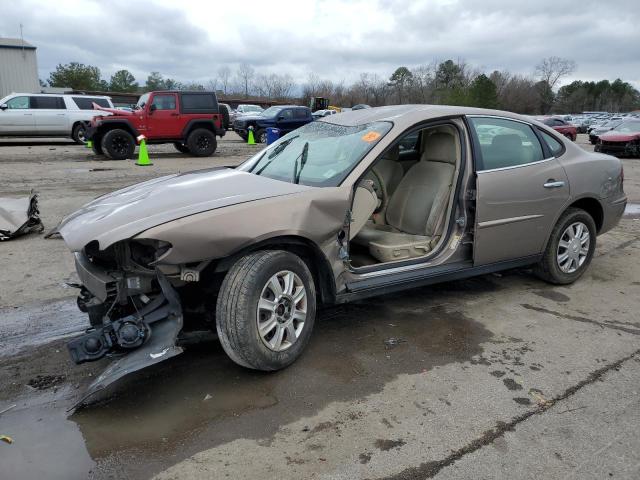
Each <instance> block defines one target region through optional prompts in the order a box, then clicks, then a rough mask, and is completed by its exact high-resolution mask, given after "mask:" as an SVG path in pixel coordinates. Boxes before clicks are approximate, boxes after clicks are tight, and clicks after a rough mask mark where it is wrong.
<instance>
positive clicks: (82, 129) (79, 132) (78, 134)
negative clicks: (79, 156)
mask: <svg viewBox="0 0 640 480" xmlns="http://www.w3.org/2000/svg"><path fill="white" fill-rule="evenodd" d="M86 133H87V126H86V125H85V124H84V123H76V124H75V125H74V126H73V131H72V132H71V138H72V139H73V141H74V142H76V143H77V144H78V145H84V144H85V143H87V141H86V140H85V134H86Z"/></svg>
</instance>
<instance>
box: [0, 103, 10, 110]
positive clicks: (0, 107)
mask: <svg viewBox="0 0 640 480" xmlns="http://www.w3.org/2000/svg"><path fill="white" fill-rule="evenodd" d="M7 108H9V105H7V104H6V103H3V104H2V105H0V109H2V110H6V109H7Z"/></svg>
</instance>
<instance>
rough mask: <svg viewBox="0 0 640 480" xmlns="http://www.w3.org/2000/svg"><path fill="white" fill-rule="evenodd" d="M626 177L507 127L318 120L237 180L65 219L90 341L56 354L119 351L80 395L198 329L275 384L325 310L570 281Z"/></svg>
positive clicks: (180, 177)
mask: <svg viewBox="0 0 640 480" xmlns="http://www.w3.org/2000/svg"><path fill="white" fill-rule="evenodd" d="M272 108H274V109H276V108H277V109H279V111H280V112H281V111H283V109H284V110H286V109H294V108H306V107H288V106H285V107H272ZM269 110H271V109H269ZM307 110H308V109H307ZM268 117H269V118H271V114H269V115H268ZM309 117H310V115H309ZM236 122H238V120H236ZM639 123H640V122H639ZM479 129H481V130H482V131H483V137H482V138H479V135H478V130H479ZM400 145H404V146H405V148H403V149H401V148H400ZM623 179H624V175H623V169H622V163H621V161H620V160H619V159H617V158H614V157H611V156H608V155H602V154H598V153H593V152H587V151H585V150H583V149H582V148H580V147H578V146H577V145H574V144H573V142H571V141H569V140H568V139H566V138H564V137H563V136H561V135H559V134H558V132H556V131H554V130H553V129H551V128H549V127H547V126H545V125H542V124H539V123H537V122H532V121H530V120H529V119H527V118H526V117H523V116H521V115H517V114H512V113H507V112H501V111H491V110H485V109H476V108H465V107H449V106H442V105H396V106H389V107H379V108H375V109H371V110H365V111H354V112H349V113H342V114H340V115H331V116H328V117H325V118H323V119H321V120H318V121H316V122H313V123H310V124H308V125H305V126H303V127H302V128H299V129H297V130H295V131H294V132H291V133H289V134H288V135H285V136H284V137H282V138H281V139H279V140H278V141H276V142H275V143H273V144H272V145H270V146H268V147H267V148H265V149H262V150H260V151H259V152H257V153H256V154H255V155H254V156H252V157H251V158H249V159H248V160H247V161H246V162H245V163H243V164H242V165H240V166H239V167H237V168H215V169H206V170H198V171H193V172H186V173H179V174H171V175H168V176H164V177H159V178H155V179H153V180H151V181H147V182H144V183H141V184H138V185H133V186H129V187H126V188H124V189H122V190H119V191H116V192H114V193H111V194H107V195H103V196H101V197H99V198H97V199H96V200H94V201H92V202H90V203H88V204H87V205H85V206H84V207H83V208H81V209H80V210H79V211H77V212H75V213H72V214H71V215H69V216H68V217H67V218H65V219H64V220H63V221H62V222H61V224H60V225H59V226H58V227H57V229H56V230H57V231H58V232H59V233H60V234H61V236H62V237H63V239H64V241H65V242H66V244H67V246H68V247H69V249H70V250H71V251H73V253H74V256H75V262H76V269H77V272H78V276H79V279H80V283H81V285H82V286H81V290H80V296H79V297H78V306H79V307H80V309H81V310H82V311H85V312H87V313H88V317H89V322H90V324H91V325H92V327H93V328H92V329H90V330H87V332H86V333H85V334H83V335H81V336H77V337H74V338H73V339H72V340H71V341H70V342H69V344H68V348H69V352H70V353H71V357H72V359H73V360H74V361H75V362H76V363H82V362H87V361H93V360H98V359H100V358H103V357H105V356H106V355H107V354H109V353H117V355H115V358H116V360H115V363H113V364H112V365H111V366H110V367H109V368H108V369H107V370H106V371H105V372H104V373H103V374H101V375H100V376H99V377H98V378H97V379H96V380H95V381H94V383H93V384H92V385H91V386H90V387H89V392H88V394H92V393H94V392H96V391H97V390H99V389H101V388H104V387H106V386H107V385H109V384H110V383H112V382H114V381H116V380H118V379H119V378H121V377H122V376H124V375H125V374H128V373H131V372H133V371H136V370H139V369H141V368H143V367H146V366H149V365H152V364H155V363H158V362H160V361H163V360H165V359H168V358H171V357H173V356H175V355H178V354H180V353H181V352H182V350H183V349H182V347H181V346H180V345H177V344H176V341H177V339H178V336H179V335H180V333H181V332H183V331H188V330H193V329H198V328H200V329H202V328H209V329H212V330H214V331H216V332H217V336H218V339H219V341H220V343H221V345H222V348H223V349H224V351H225V352H226V353H227V354H228V356H229V357H230V358H231V360H232V361H234V362H235V363H237V364H239V365H242V366H244V367H248V368H252V369H257V370H265V371H272V370H278V369H281V368H284V367H286V366H288V365H290V364H291V363H292V362H294V361H295V360H296V359H297V358H298V357H299V356H300V355H301V354H302V352H303V350H304V349H305V347H306V345H307V344H308V342H309V339H310V336H311V333H312V331H313V328H314V323H315V319H316V312H317V311H318V310H319V308H321V307H322V306H326V305H332V304H336V303H338V304H339V303H345V302H351V301H354V300H358V299H362V298H366V297H371V296H374V295H381V294H388V293H389V292H394V291H398V290H402V289H407V288H412V287H417V286H423V285H427V284H433V283H437V282H443V281H448V280H451V279H460V278H465V277H470V276H473V275H479V274H486V273H489V272H494V271H499V270H503V269H508V268H515V267H519V266H525V265H532V266H533V268H534V272H535V273H536V274H537V275H538V276H539V277H540V278H541V279H543V280H544V281H547V282H549V283H552V284H561V285H564V284H570V283H572V282H575V281H576V280H578V279H579V278H580V277H581V275H583V274H584V273H585V271H586V270H587V268H588V266H589V264H590V262H591V259H592V258H593V254H594V251H595V248H596V237H597V236H598V235H600V234H602V233H604V232H607V231H608V230H610V229H611V228H613V227H614V226H615V225H616V224H617V223H618V221H619V220H620V218H621V216H622V213H623V211H624V209H625V206H626V201H627V199H626V196H625V193H624V189H623ZM348 328H349V327H348V326H345V329H348ZM345 332H346V330H345ZM345 334H346V335H348V334H347V333H345ZM355 348H357V344H355Z"/></svg>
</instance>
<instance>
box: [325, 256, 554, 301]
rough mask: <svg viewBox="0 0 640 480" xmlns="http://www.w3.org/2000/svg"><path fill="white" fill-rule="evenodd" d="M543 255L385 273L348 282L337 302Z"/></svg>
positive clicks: (516, 264) (496, 268) (528, 262)
mask: <svg viewBox="0 0 640 480" xmlns="http://www.w3.org/2000/svg"><path fill="white" fill-rule="evenodd" d="M541 258H542V254H539V255H531V256H528V257H522V258H517V259H514V260H506V261H503V262H496V263H490V264H487V265H480V266H473V262H471V261H468V262H459V263H452V264H447V265H439V266H437V267H425V268H422V269H418V270H410V271H403V272H397V273H393V274H389V275H381V276H379V277H376V278H367V279H364V280H358V281H356V282H348V283H347V284H346V290H347V291H346V292H345V293H341V294H339V295H338V296H337V297H336V303H347V302H352V301H355V300H360V299H362V298H367V297H373V296H376V295H384V294H387V293H392V292H397V291H400V290H406V289H409V288H415V287H422V286H425V285H432V284H434V283H441V282H448V281H452V280H460V279H463V278H468V277H474V276H476V275H485V274H487V273H492V272H497V271H500V270H507V269H510V268H516V267H523V266H526V265H531V264H533V263H536V262H538V261H539V260H540V259H541Z"/></svg>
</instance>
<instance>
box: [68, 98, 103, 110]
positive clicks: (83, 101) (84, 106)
mask: <svg viewBox="0 0 640 480" xmlns="http://www.w3.org/2000/svg"><path fill="white" fill-rule="evenodd" d="M72 99H73V102H74V103H75V104H76V105H77V106H78V108H79V109H80V110H93V104H94V103H95V104H97V105H100V106H101V107H104V108H111V105H109V100H107V99H106V98H96V97H72Z"/></svg>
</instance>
